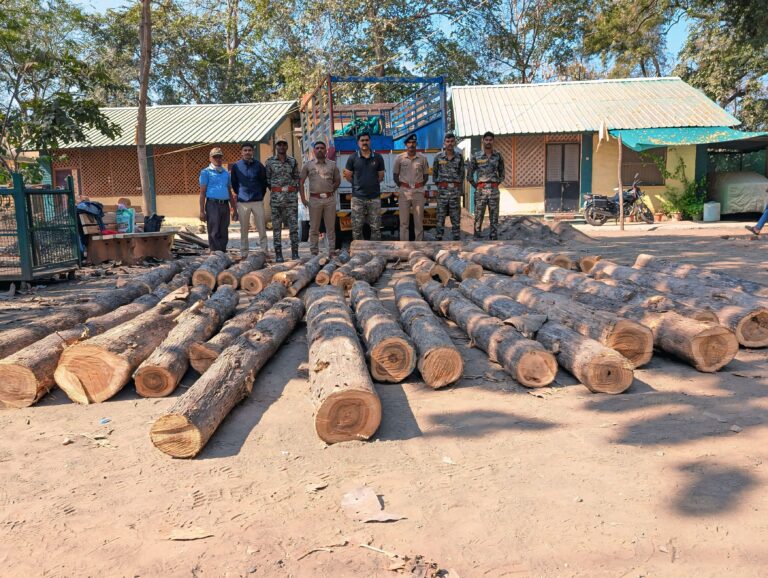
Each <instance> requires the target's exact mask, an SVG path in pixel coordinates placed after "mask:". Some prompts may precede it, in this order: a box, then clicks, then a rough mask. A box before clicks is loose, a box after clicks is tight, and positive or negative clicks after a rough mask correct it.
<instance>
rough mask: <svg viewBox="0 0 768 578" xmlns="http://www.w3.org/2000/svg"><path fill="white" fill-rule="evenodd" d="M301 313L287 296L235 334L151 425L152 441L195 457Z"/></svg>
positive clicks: (175, 453)
mask: <svg viewBox="0 0 768 578" xmlns="http://www.w3.org/2000/svg"><path fill="white" fill-rule="evenodd" d="M303 314H304V306H303V305H302V303H301V301H300V300H299V299H296V298H294V297H287V298H286V299H283V300H282V301H280V302H279V303H277V304H276V305H275V306H274V307H272V309H270V310H269V311H268V312H267V313H265V314H264V316H263V317H262V318H261V320H260V321H259V322H258V323H257V324H256V326H255V327H254V328H253V329H252V330H250V331H248V332H246V333H244V334H242V335H240V336H239V337H238V338H237V339H235V341H234V342H232V344H231V345H230V346H229V347H227V348H226V349H225V350H224V351H223V352H222V353H221V355H219V357H218V358H217V359H216V361H215V362H214V363H213V365H211V367H210V368H209V369H208V370H207V371H206V372H205V373H204V374H203V375H202V376H201V377H200V379H198V380H197V381H196V382H195V383H194V385H193V386H192V387H190V388H189V389H188V390H187V392H186V393H185V394H184V395H183V396H181V397H180V398H179V399H178V401H176V403H174V404H173V405H172V406H171V407H170V408H169V409H168V410H167V411H166V412H165V413H164V414H163V415H162V416H160V417H159V418H158V419H157V420H156V421H155V423H154V424H153V425H152V429H151V430H150V438H151V439H152V443H153V444H154V446H155V447H156V448H157V449H159V450H160V451H162V452H165V453H166V454H168V455H170V456H173V457H175V458H192V457H195V456H196V455H197V454H198V453H200V451H201V450H202V449H203V447H205V444H206V443H208V440H209V439H211V436H212V435H213V434H214V432H215V431H216V429H217V428H218V427H219V425H221V422H222V421H224V418H225V417H227V415H229V412H230V411H232V408H234V407H235V405H237V404H238V403H239V402H240V401H241V400H242V399H244V398H246V397H248V396H249V395H250V393H251V391H252V390H253V383H254V379H255V378H256V376H257V375H258V373H259V371H261V369H262V368H263V367H264V365H265V364H266V363H267V362H268V361H269V360H270V359H271V358H272V357H273V356H274V355H275V353H276V352H277V350H278V349H279V348H280V346H281V345H282V343H283V342H284V341H285V340H286V339H287V338H288V336H289V335H290V334H291V333H292V332H293V330H294V328H295V327H296V325H297V324H298V322H299V321H300V320H301V316H302V315H303Z"/></svg>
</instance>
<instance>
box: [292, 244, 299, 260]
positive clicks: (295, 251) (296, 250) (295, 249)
mask: <svg viewBox="0 0 768 578" xmlns="http://www.w3.org/2000/svg"><path fill="white" fill-rule="evenodd" d="M298 258H299V248H298V247H293V246H291V259H293V260H294V261H295V260H296V259H298Z"/></svg>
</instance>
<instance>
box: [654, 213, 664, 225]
mask: <svg viewBox="0 0 768 578" xmlns="http://www.w3.org/2000/svg"><path fill="white" fill-rule="evenodd" d="M653 220H654V222H656V223H661V222H662V221H663V220H664V213H654V214H653Z"/></svg>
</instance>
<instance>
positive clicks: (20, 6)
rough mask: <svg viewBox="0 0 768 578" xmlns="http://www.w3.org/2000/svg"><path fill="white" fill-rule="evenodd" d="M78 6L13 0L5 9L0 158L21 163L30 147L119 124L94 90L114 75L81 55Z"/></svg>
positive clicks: (0, 42) (111, 130)
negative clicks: (103, 109)
mask: <svg viewBox="0 0 768 578" xmlns="http://www.w3.org/2000/svg"><path fill="white" fill-rule="evenodd" d="M83 21H84V16H83V14H82V13H81V12H80V10H79V8H77V7H76V6H74V5H72V4H70V3H69V2H67V0H51V1H49V2H44V1H43V0H9V1H7V2H5V4H4V5H3V10H2V11H0V95H2V97H1V98H0V166H1V167H2V169H3V171H5V172H6V173H9V172H14V171H17V170H18V166H17V161H18V159H19V155H20V154H21V153H22V152H23V151H29V150H40V151H43V152H44V151H47V150H50V149H52V148H57V147H59V146H61V145H63V144H65V143H68V142H76V141H83V140H85V139H86V131H87V130H89V129H96V130H98V131H99V132H101V133H102V134H104V135H107V136H109V137H115V136H117V134H118V132H119V128H118V126H117V125H115V124H114V123H112V122H110V121H109V119H108V118H107V117H106V116H105V115H104V114H103V113H102V112H101V111H100V110H99V103H98V102H97V101H96V100H95V99H94V98H92V97H91V96H90V95H91V92H92V91H93V90H94V89H95V88H96V87H103V88H106V89H109V87H110V86H111V85H112V78H111V76H110V75H109V73H108V71H107V70H106V69H105V68H104V67H103V66H101V65H94V64H92V63H90V62H88V61H87V60H85V59H83V58H82V49H83V45H82V42H83V40H82V34H81V31H82V22H83Z"/></svg>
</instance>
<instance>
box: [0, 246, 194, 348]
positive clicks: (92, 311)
mask: <svg viewBox="0 0 768 578" xmlns="http://www.w3.org/2000/svg"><path fill="white" fill-rule="evenodd" d="M182 266H183V263H182V262H180V261H172V262H170V263H167V264H165V265H161V266H159V267H156V270H153V271H150V272H149V273H146V274H144V275H139V276H137V277H136V278H135V279H133V280H129V281H127V282H125V283H123V284H122V286H121V287H120V288H118V289H114V290H108V291H104V292H102V293H99V294H97V295H96V296H95V297H94V298H93V299H92V300H91V301H87V302H85V303H79V304H77V305H72V306H68V307H64V308H62V309H60V310H59V311H57V312H55V313H53V314H50V315H42V316H40V317H39V318H37V319H35V320H34V321H30V322H27V323H25V324H24V326H23V327H18V328H15V329H7V330H5V331H2V332H0V359H2V358H5V357H8V356H9V355H12V354H13V353H16V352H17V351H20V350H22V349H24V348H25V347H27V346H28V345H31V344H32V343H35V342H36V341H39V340H40V339H43V338H44V337H46V336H47V335H50V334H51V333H53V332H55V331H61V330H63V329H70V328H72V327H74V326H75V325H77V324H78V323H82V322H83V321H85V320H86V319H88V318H89V317H95V316H98V315H103V314H104V313H107V312H109V311H112V310H114V309H116V308H118V307H120V306H122V305H125V304H126V303H130V302H131V301H133V300H134V299H136V298H138V297H141V296H142V295H145V294H147V293H149V292H150V291H152V290H153V289H154V288H155V287H157V286H158V285H159V284H160V283H163V282H165V281H168V280H169V279H171V278H172V277H173V276H174V275H176V274H177V273H178V272H179V271H181V270H182Z"/></svg>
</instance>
